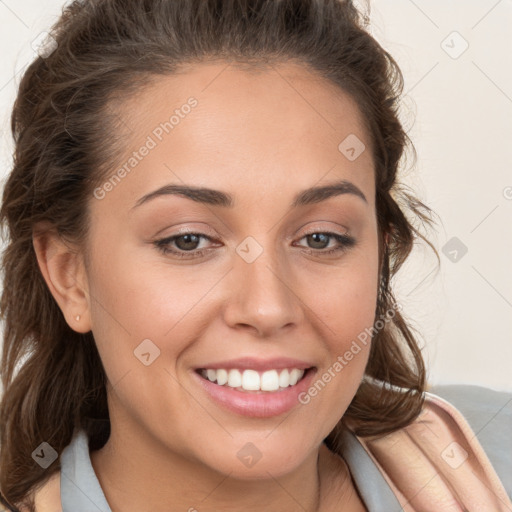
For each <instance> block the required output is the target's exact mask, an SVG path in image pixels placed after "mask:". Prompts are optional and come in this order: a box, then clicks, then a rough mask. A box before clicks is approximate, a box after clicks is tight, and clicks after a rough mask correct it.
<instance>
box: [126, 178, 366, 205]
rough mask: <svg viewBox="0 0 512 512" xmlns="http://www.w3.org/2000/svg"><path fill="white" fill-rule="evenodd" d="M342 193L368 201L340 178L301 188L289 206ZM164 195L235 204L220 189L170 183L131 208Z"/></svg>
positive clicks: (203, 201)
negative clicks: (325, 183)
mask: <svg viewBox="0 0 512 512" xmlns="http://www.w3.org/2000/svg"><path fill="white" fill-rule="evenodd" d="M342 194H352V195H355V196H357V197H359V198H361V199H362V200H363V201H364V202H365V203H368V201H367V199H366V197H365V195H364V194H363V192H362V191H361V189H359V188H358V187H357V186H356V185H354V184H353V183H352V182H350V181H347V180H341V181H337V182H335V183H331V184H328V185H323V186H317V187H311V188H307V189H305V190H302V191H301V192H299V193H298V194H297V195H296V196H295V197H294V199H293V201H292V204H291V206H292V208H297V207H299V206H307V205H311V204H316V203H320V202H322V201H325V200H327V199H329V198H331V197H335V196H339V195H342ZM166 195H178V196H183V197H186V198H188V199H191V200H192V201H195V202H197V203H202V204H208V205H211V206H222V207H224V208H233V206H234V205H235V201H234V199H233V196H232V195H230V194H228V193H226V192H222V191H220V190H214V189H211V188H204V187H196V186H193V185H172V184H170V185H164V186H163V187H160V188H159V189H157V190H154V191H153V192H149V193H148V194H146V195H144V196H142V197H141V198H140V199H139V200H138V201H137V202H136V203H135V205H134V206H133V207H132V210H133V209H134V208H137V207H138V206H140V205H142V204H144V203H147V202H148V201H151V200H152V199H155V198H157V197H161V196H166Z"/></svg>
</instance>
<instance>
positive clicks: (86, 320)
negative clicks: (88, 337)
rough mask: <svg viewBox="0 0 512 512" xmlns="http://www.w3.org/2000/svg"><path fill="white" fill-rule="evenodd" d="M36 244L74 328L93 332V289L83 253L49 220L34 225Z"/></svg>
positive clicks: (45, 273) (53, 291) (52, 288)
mask: <svg viewBox="0 0 512 512" xmlns="http://www.w3.org/2000/svg"><path fill="white" fill-rule="evenodd" d="M32 244H33V246H34V250H35V253H36V257H37V262H38V265H39V268H40V270H41V273H42V274H43V277H44V280H45V281H46V284H47V286H48V288H49V290H50V293H51V294H52V295H53V298H54V299H55V300H56V302H57V304H58V305H59V307H60V309H61V311H62V314H63V315H64V318H65V319H66V322H67V324H68V325H69V327H71V329H73V330H74V331H77V332H81V333H86V332H89V331H90V330H91V319H90V303H89V290H88V287H87V275H86V272H85V265H84V263H83V257H82V253H81V252H80V251H79V250H78V249H77V248H76V247H73V246H72V245H71V244H70V243H69V242H66V241H65V240H64V239H63V238H62V237H61V236H60V235H59V234H58V233H57V230H56V229H55V228H54V227H53V226H52V225H51V224H49V223H47V222H41V223H39V224H38V225H37V226H36V227H35V228H34V230H33V234H32ZM77 318H78V319H77Z"/></svg>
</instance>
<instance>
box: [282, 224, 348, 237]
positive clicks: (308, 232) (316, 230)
mask: <svg viewBox="0 0 512 512" xmlns="http://www.w3.org/2000/svg"><path fill="white" fill-rule="evenodd" d="M340 227H341V226H339V227H338V228H332V227H324V226H316V225H314V226H311V227H309V228H307V229H306V230H305V231H303V232H302V237H304V236H306V235H311V234H312V233H332V232H333V229H335V230H336V231H339V233H338V234H340V235H347V236H349V235H350V231H349V230H348V229H346V228H342V229H340ZM302 237H301V238H302ZM290 238H291V237H290Z"/></svg>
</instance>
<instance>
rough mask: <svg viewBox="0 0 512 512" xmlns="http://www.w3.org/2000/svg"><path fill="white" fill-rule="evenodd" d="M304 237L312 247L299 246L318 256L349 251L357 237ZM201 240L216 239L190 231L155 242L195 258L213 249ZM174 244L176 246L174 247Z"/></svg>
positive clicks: (183, 256)
mask: <svg viewBox="0 0 512 512" xmlns="http://www.w3.org/2000/svg"><path fill="white" fill-rule="evenodd" d="M304 239H306V240H307V243H308V244H312V247H309V248H308V247H304V246H303V245H299V246H298V247H303V248H304V249H303V250H304V251H305V252H307V253H308V254H314V255H318V256H328V255H331V254H334V253H340V252H342V251H347V250H348V249H349V248H351V247H353V246H354V245H355V244H356V240H355V238H353V237H351V236H349V235H347V234H341V233H332V232H325V231H312V232H310V233H307V234H306V235H305V236H303V237H302V238H300V239H299V240H304ZM201 240H207V241H210V242H213V241H214V239H213V238H212V237H210V236H208V235H206V234H204V233H192V232H190V233H181V234H177V235H172V236H169V237H166V238H161V239H160V240H156V241H154V242H153V244H154V245H155V246H156V248H157V249H158V250H159V251H161V252H162V253H163V254H166V255H169V254H172V255H173V256H176V257H177V258H181V259H194V258H201V257H202V256H204V255H205V253H206V252H209V251H211V250H212V248H208V247H207V248H205V247H202V248H199V245H200V243H201ZM333 240H334V242H335V244H336V245H335V246H334V247H331V248H329V242H331V241H333ZM173 245H174V247H175V248H173Z"/></svg>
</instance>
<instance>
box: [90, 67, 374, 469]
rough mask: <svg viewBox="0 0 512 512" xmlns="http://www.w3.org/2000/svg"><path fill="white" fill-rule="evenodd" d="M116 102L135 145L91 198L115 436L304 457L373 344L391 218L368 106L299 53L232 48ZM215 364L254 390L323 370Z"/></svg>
mask: <svg viewBox="0 0 512 512" xmlns="http://www.w3.org/2000/svg"><path fill="white" fill-rule="evenodd" d="M117 114H118V116H119V118H120V120H121V121H122V130H123V132H124V134H123V138H122V139H121V140H122V141H123V144H125V148H126V150H125V156H124V159H123V160H121V161H120V162H119V163H118V167H116V168H114V169H112V173H111V176H113V175H114V176H116V177H114V178H111V180H110V181H106V182H104V184H103V185H102V186H100V187H98V188H97V189H96V190H95V193H94V197H91V200H90V214H91V217H90V232H89V242H88V243H89V262H88V266H87V269H86V273H87V281H86V283H87V284H86V286H87V289H88V297H89V299H88V300H89V314H90V316H89V320H90V326H91V329H92V332H93V334H94V338H95V340H96V343H97V346H98V350H99V353H100V356H101V359H102V361H103V365H104V367H105V370H106V373H107V377H108V380H109V384H110V386H109V408H110V415H111V422H112V434H113V436H115V435H119V436H122V438H123V443H125V444H124V446H126V447H130V449H131V450H134V451H136V450H137V449H139V448H140V449H141V450H142V449H144V453H148V450H153V452H155V451H156V452H157V453H161V454H163V455H164V454H167V455H169V454H174V455H175V459H174V460H178V459H181V460H183V461H188V462H187V463H192V464H200V465H201V466H203V467H204V466H207V467H209V468H212V469H215V470H218V471H222V472H223V473H231V475H232V476H239V477H241V478H263V477H268V473H267V472H269V473H271V474H272V475H274V476H278V475H280V474H284V473H286V472H288V471H291V470H292V469H293V468H296V467H298V466H299V465H300V464H301V462H302V461H304V460H305V459H306V457H308V456H312V454H314V453H315V452H316V451H317V450H318V447H319V446H320V444H321V442H322V440H323V439H324V438H325V437H326V436H327V435H328V434H329V432H330V431H331V430H332V429H333V428H334V426H335V425H336V423H337V422H338V421H339V419H340V418H341V416H342V415H343V414H344V412H345V410H346V408H347V407H348V405H349V403H350V401H351V400H352V398H353V396H354V394H355V392H356V390H357V388H358V386H359V383H360V381H361V378H362V376H363V373H364V368H365V365H366V362H367V359H368V353H369V347H370V345H369V343H367V344H363V343H361V342H360V341H357V340H358V335H360V334H361V333H362V332H364V331H365V329H367V328H370V327H371V326H372V325H373V322H374V312H375V305H376V299H377V288H378V287H377V285H378V238H377V235H378V231H377V223H376V212H375V185H374V170H373V162H372V157H371V150H370V141H369V139H368V135H367V133H366V132H365V130H364V127H363V124H362V120H361V118H360V114H359V113H358V110H357V108H356V106H355V103H354V102H353V101H352V100H351V99H350V97H349V96H347V95H346V94H344V93H342V92H341V91H339V90H338V89H337V88H335V87H334V86H332V85H330V84H329V83H327V82H325V81H324V80H321V79H319V78H318V77H317V76H316V75H311V74H309V73H308V72H307V71H306V70H305V69H304V68H302V67H298V66H296V65H292V64H286V65H280V66H278V67H276V68H275V69H272V68H269V69H268V70H266V71H260V72H250V71H247V70H242V69H240V68H236V67H235V66H228V65H227V63H224V62H222V63H208V64H202V65H199V66H196V67H194V68H190V69H189V70H186V72H184V73H181V74H178V75H175V76H171V77H160V78H158V80H157V81H156V82H155V83H154V84H152V85H151V87H149V88H147V89H144V90H143V92H142V93H140V94H139V95H138V97H137V98H134V99H132V100H130V101H129V102H128V103H125V104H124V105H123V106H122V108H120V109H119V110H118V111H117ZM347 137H348V139H347ZM340 144H341V146H340ZM362 144H364V145H365V146H366V149H364V146H363V145H362ZM341 182H345V188H340V187H338V188H337V189H336V191H335V193H333V192H332V191H331V192H329V193H323V194H322V193H318V194H317V193H314V192H305V191H307V190H308V189H311V188H315V187H325V186H329V185H340V183H341ZM171 187H191V188H192V189H196V188H199V189H201V190H202V191H201V192H193V191H191V192H187V193H185V192H184V191H183V190H182V193H181V195H180V194H176V193H171V192H173V189H172V188H171ZM205 189H211V192H205ZM333 190H334V189H333ZM155 191H159V192H155ZM174 191H175V192H176V189H174ZM187 233H189V234H188V235H187ZM314 233H316V234H314ZM325 233H329V235H325ZM336 236H339V237H341V238H339V239H337V238H336ZM170 237H177V238H175V239H174V241H173V240H169V238H170ZM166 239H167V240H166ZM336 249H337V250H336ZM329 251H331V252H329ZM354 341H356V345H357V347H358V349H356V348H355V345H354ZM347 352H350V354H351V357H350V355H347ZM238 359H239V360H240V361H235V360H238ZM342 361H343V362H342ZM336 362H338V364H336ZM340 367H341V369H340ZM208 368H209V369H211V370H212V369H226V370H229V369H230V368H231V369H233V370H234V371H231V372H229V373H228V374H227V375H226V373H225V372H222V371H221V372H213V371H210V376H211V377H212V378H214V379H217V378H219V379H221V382H222V379H225V378H226V376H227V377H228V378H230V379H231V380H230V381H229V383H231V385H232V386H235V387H236V386H240V381H237V377H238V376H239V374H238V372H237V371H236V370H237V369H238V370H241V371H240V377H241V378H242V380H243V383H244V385H245V386H247V387H250V386H252V385H254V387H255V389H256V388H257V385H258V380H259V383H260V384H261V382H262V381H264V382H265V386H269V387H268V388H267V389H273V388H275V386H276V383H278V384H280V385H281V386H287V385H288V384H290V382H289V381H287V379H286V378H285V376H283V375H282V373H283V369H285V368H287V369H289V370H291V369H292V368H298V369H299V370H301V369H304V368H313V369H312V370H309V371H306V372H305V373H304V376H303V378H302V379H301V380H299V382H298V383H297V384H295V385H290V386H288V387H287V390H278V391H260V392H257V391H254V390H253V391H240V390H235V389H234V388H233V387H230V386H229V385H227V384H224V385H222V386H221V385H219V384H218V383H214V382H210V381H208V382H210V383H209V384H207V379H205V378H204V377H202V376H200V375H199V373H198V369H208ZM244 369H249V370H251V369H252V370H256V371H257V373H255V371H248V372H245V373H244V372H243V370H244ZM264 373H265V375H264ZM284 373H286V372H284ZM297 373H298V372H297V371H295V372H293V374H294V375H296V374H297ZM299 375H300V373H299ZM326 375H327V376H326ZM329 377H330V378H329ZM317 381H321V383H320V384H318V382H317ZM327 381H329V382H327ZM315 382H317V385H316V388H315ZM292 384H293V381H292ZM311 388H315V389H316V392H315V390H313V391H311ZM249 443H252V444H249Z"/></svg>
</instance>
